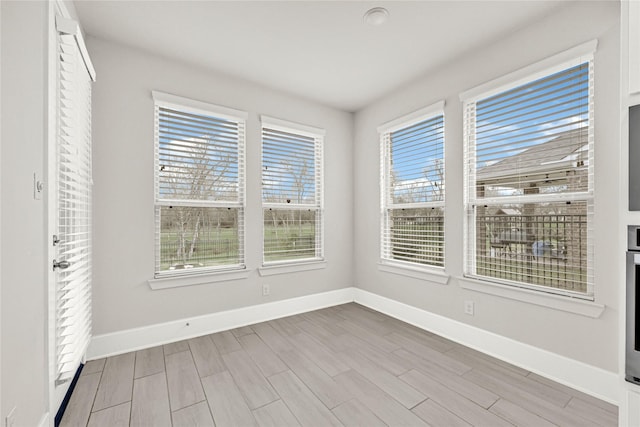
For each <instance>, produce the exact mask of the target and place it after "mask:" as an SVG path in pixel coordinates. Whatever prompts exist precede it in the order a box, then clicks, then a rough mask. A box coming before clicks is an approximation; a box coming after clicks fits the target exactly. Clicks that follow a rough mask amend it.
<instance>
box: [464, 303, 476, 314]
mask: <svg viewBox="0 0 640 427" xmlns="http://www.w3.org/2000/svg"><path fill="white" fill-rule="evenodd" d="M474 309H475V303H474V302H473V301H465V302H464V313H465V314H468V315H469V316H473V312H474Z"/></svg>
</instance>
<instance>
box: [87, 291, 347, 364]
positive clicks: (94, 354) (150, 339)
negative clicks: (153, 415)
mask: <svg viewBox="0 0 640 427" xmlns="http://www.w3.org/2000/svg"><path fill="white" fill-rule="evenodd" d="M353 290H354V288H351V287H347V288H342V289H337V290H335V291H329V292H324V293H320V294H313V295H305V296H302V297H297V298H291V299H286V300H281V301H274V302H270V303H266V304H258V305H252V306H249V307H241V308H237V309H233V310H227V311H221V312H217V313H212V314H206V315H204V316H197V317H191V318H186V319H180V320H174V321H171V322H166V323H159V324H155V325H150V326H143V327H141V328H135V329H127V330H124V331H118V332H113V333H109V334H103V335H96V336H94V337H93V338H92V340H91V344H90V345H89V350H88V351H87V360H94V359H99V358H102V357H107V356H113V355H116V354H122V353H127V352H130V351H134V350H140V349H144V348H149V347H154V346H157V345H161V344H167V343H171V342H176V341H180V340H183V339H188V338H193V337H197V336H202V335H207V334H211V333H215V332H220V331H226V330H229V329H233V328H238V327H241V326H246V325H252V324H255V323H259V322H265V321H268V320H272V319H277V318H281V317H286V316H292V315H294V314H299V313H305V312H308V311H312V310H319V309H321V308H325V307H332V306H334V305H339V304H346V303H349V302H353Z"/></svg>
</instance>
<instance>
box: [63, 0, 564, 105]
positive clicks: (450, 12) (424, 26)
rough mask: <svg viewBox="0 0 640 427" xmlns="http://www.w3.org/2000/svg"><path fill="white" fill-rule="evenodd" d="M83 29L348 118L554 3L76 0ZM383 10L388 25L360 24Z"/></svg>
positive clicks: (535, 16)
mask: <svg viewBox="0 0 640 427" xmlns="http://www.w3.org/2000/svg"><path fill="white" fill-rule="evenodd" d="M75 5H76V9H77V12H78V15H79V18H80V21H81V23H82V26H83V28H84V30H85V31H86V32H87V33H88V34H90V35H92V36H95V37H99V38H103V39H107V40H112V41H116V42H119V43H123V44H127V45H130V46H133V47H136V48H139V49H143V50H146V51H149V52H153V53H156V54H161V55H163V56H165V57H169V58H175V59H177V60H180V61H185V62H188V63H192V64H197V65H200V66H203V67H207V68H211V69H215V70H218V71H221V72H224V73H227V74H231V75H234V76H237V77H240V78H242V79H245V80H249V81H252V82H256V83H259V84H263V85H266V86H269V87H272V88H275V89H279V90H282V91H285V92H288V93H291V94H295V95H298V96H302V97H304V98H308V99H311V100H314V101H317V102H320V103H322V104H326V105H329V106H331V107H335V108H338V109H341V110H345V111H357V110H359V109H361V108H362V107H364V106H366V105H367V104H369V103H371V102H372V101H374V100H375V99H377V98H379V97H381V96H383V95H385V94H387V93H389V92H391V91H392V90H393V89H395V88H397V87H399V86H402V85H404V84H406V83H408V82H410V81H412V80H414V79H416V78H418V77H419V76H421V75H424V74H425V73H426V72H428V71H429V70H432V69H434V68H436V67H438V66H439V65H442V64H443V63H446V62H447V61H450V60H452V59H454V58H456V57H458V56H460V55H463V54H465V53H466V52H468V51H470V50H472V49H474V48H477V47H478V46H481V45H483V44H485V43H491V42H492V41H494V40H497V39H499V38H502V37H506V36H508V35H509V34H510V33H511V32H513V31H515V30H517V29H518V28H521V27H522V26H523V25H526V23H527V22H531V21H533V20H536V19H539V18H541V17H542V16H544V15H546V14H548V13H550V12H551V11H552V10H554V9H555V8H558V7H560V6H561V5H562V2H559V1H557V0H556V1H406V2H405V1H387V2H368V1H289V2H271V1H258V2H247V1H225V2H223V1H77V0H76V2H75ZM374 6H384V7H385V8H387V9H388V10H389V12H390V18H389V21H388V22H387V24H385V25H383V26H380V27H372V26H369V25H366V24H364V22H363V15H364V13H365V11H367V10H368V9H370V8H371V7H374Z"/></svg>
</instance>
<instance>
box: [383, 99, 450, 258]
mask: <svg viewBox="0 0 640 427" xmlns="http://www.w3.org/2000/svg"><path fill="white" fill-rule="evenodd" d="M443 108H444V102H440V103H438V104H436V105H433V106H431V107H427V108H426V109H423V110H420V111H418V112H415V113H413V114H411V115H410V116H408V117H403V118H400V119H398V120H395V121H393V122H391V123H388V124H386V125H383V126H381V127H380V128H379V129H378V130H379V132H380V146H381V150H380V151H381V173H382V176H381V195H382V196H381V199H382V200H381V207H382V230H381V258H382V261H383V262H388V261H392V262H400V263H411V264H418V265H421V266H431V267H444V197H445V195H444V192H445V184H444V114H443V112H442V111H443Z"/></svg>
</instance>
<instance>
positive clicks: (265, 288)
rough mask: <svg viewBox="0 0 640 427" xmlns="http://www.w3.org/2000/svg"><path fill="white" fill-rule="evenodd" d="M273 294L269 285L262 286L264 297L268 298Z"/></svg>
mask: <svg viewBox="0 0 640 427" xmlns="http://www.w3.org/2000/svg"><path fill="white" fill-rule="evenodd" d="M270 292H271V288H270V287H269V285H267V284H263V285H262V296H263V297H266V296H267V295H269V293H270Z"/></svg>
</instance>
